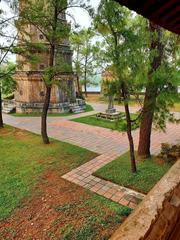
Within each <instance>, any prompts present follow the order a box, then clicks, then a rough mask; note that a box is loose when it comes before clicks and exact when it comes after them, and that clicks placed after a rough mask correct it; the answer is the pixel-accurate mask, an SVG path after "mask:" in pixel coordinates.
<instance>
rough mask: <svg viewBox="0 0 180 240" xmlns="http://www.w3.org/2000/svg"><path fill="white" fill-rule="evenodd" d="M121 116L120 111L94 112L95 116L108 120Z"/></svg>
mask: <svg viewBox="0 0 180 240" xmlns="http://www.w3.org/2000/svg"><path fill="white" fill-rule="evenodd" d="M120 117H121V113H119V112H115V113H107V112H101V113H97V114H96V118H102V119H106V120H110V121H115V120H117V119H119V118H120Z"/></svg>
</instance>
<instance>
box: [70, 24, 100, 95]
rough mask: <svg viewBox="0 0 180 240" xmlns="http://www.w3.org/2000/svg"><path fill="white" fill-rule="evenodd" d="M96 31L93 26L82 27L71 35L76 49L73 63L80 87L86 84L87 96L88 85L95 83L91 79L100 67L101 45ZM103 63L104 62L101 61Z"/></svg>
mask: <svg viewBox="0 0 180 240" xmlns="http://www.w3.org/2000/svg"><path fill="white" fill-rule="evenodd" d="M95 36H96V32H95V31H94V30H93V29H92V28H88V29H81V30H79V31H75V32H73V34H72V35H71V44H72V47H73V50H74V58H73V63H74V64H73V65H74V70H75V72H76V74H77V78H78V83H77V85H78V88H79V92H81V90H82V89H81V86H80V85H83V86H84V92H85V96H87V86H88V85H89V84H94V82H93V81H92V80H91V79H92V78H93V76H95V75H96V74H97V73H98V71H99V67H100V59H101V51H100V50H101V46H100V42H98V41H95V39H94V37H95ZM101 64H102V63H101Z"/></svg>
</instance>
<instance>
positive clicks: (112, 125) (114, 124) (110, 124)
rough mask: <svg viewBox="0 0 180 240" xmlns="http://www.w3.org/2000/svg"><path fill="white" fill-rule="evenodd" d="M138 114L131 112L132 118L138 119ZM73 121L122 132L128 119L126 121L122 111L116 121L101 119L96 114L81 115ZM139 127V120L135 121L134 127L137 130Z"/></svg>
mask: <svg viewBox="0 0 180 240" xmlns="http://www.w3.org/2000/svg"><path fill="white" fill-rule="evenodd" d="M136 117H137V114H133V113H132V114H131V118H132V120H133V119H136ZM71 121H73V122H79V123H85V124H89V125H93V126H98V127H103V128H109V129H112V130H118V131H120V132H124V131H126V125H127V124H126V121H125V114H124V113H121V116H120V118H119V120H116V121H110V120H106V119H99V118H96V115H91V116H87V117H80V118H76V119H72V120H71ZM138 127H139V121H135V122H134V123H133V124H132V129H133V130H135V129H137V128H138Z"/></svg>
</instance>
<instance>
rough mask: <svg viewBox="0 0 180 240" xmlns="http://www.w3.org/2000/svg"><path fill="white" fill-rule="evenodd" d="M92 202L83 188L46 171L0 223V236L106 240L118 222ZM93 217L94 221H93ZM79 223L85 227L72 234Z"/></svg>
mask: <svg viewBox="0 0 180 240" xmlns="http://www.w3.org/2000/svg"><path fill="white" fill-rule="evenodd" d="M92 202H93V199H92V196H91V194H90V193H88V192H86V191H85V190H83V188H81V187H78V186H76V185H74V184H71V183H69V182H67V181H65V180H63V179H62V178H61V177H60V176H59V175H58V172H56V171H47V172H46V173H44V175H43V176H42V177H41V179H40V180H39V183H38V184H37V185H36V187H35V188H34V190H33V194H32V195H31V196H28V197H27V198H26V199H24V200H23V202H22V203H21V205H20V206H19V208H17V209H16V210H14V212H13V213H12V215H11V217H9V218H8V219H7V220H5V221H1V222H0V239H2V240H7V239H14V240H46V239H72V240H73V239H84V240H86V239H108V237H109V236H110V235H111V234H112V232H113V231H114V230H115V229H116V228H117V226H118V224H119V223H118V221H115V222H114V221H113V220H112V216H113V211H111V210H110V209H108V208H106V207H104V206H103V205H101V204H100V203H98V202H94V206H93V204H92ZM96 204H97V205H98V204H99V206H97V205H96ZM99 210H100V212H101V213H100V212H99ZM99 215H101V217H100V218H99ZM93 217H94V219H95V218H96V220H97V218H99V219H98V221H95V220H94V223H93ZM87 219H88V221H89V226H90V225H91V229H88V227H89V226H87V222H88V221H87ZM109 219H111V220H110V221H109ZM103 222H104V224H103ZM106 222H107V223H108V224H106ZM80 226H81V227H82V229H83V228H87V229H85V230H84V233H83V231H82V232H81V231H79V232H78V233H76V235H77V237H76V236H74V237H73V234H74V233H75V232H77V229H78V228H79V227H80ZM86 230H87V232H86ZM89 231H91V232H90V233H89ZM92 231H93V232H92ZM78 234H79V237H78ZM83 236H84V238H83Z"/></svg>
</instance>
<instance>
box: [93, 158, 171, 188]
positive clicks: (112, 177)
mask: <svg viewBox="0 0 180 240" xmlns="http://www.w3.org/2000/svg"><path fill="white" fill-rule="evenodd" d="M170 167H171V165H170V164H167V163H162V164H159V163H157V162H155V160H154V159H153V158H150V159H146V160H145V161H137V169H138V172H137V173H136V174H133V173H131V171H130V169H131V167H130V159H129V153H125V154H124V155H122V156H121V157H119V158H117V159H116V160H114V161H112V162H110V163H109V164H107V165H105V166H104V167H102V168H101V169H99V170H97V171H96V172H95V173H94V175H95V176H98V177H100V178H103V179H106V180H109V181H112V182H114V183H117V184H119V185H122V186H125V187H129V188H132V189H135V190H138V191H140V192H143V193H148V192H149V191H150V190H151V188H152V187H153V186H154V185H155V184H156V183H157V182H158V180H160V179H161V178H162V176H163V175H164V174H165V173H166V172H167V171H168V170H169V168H170Z"/></svg>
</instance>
